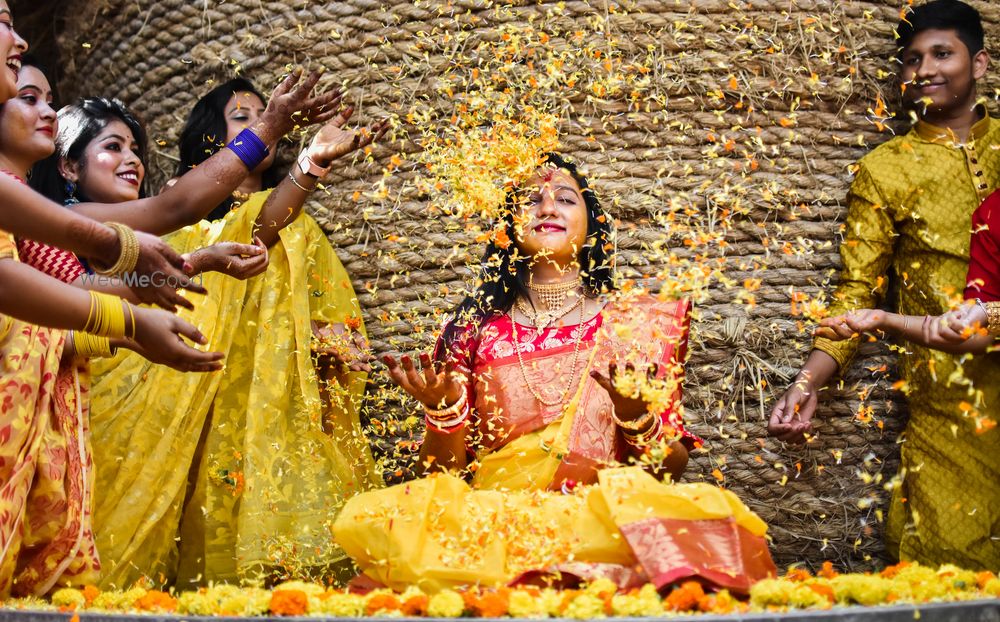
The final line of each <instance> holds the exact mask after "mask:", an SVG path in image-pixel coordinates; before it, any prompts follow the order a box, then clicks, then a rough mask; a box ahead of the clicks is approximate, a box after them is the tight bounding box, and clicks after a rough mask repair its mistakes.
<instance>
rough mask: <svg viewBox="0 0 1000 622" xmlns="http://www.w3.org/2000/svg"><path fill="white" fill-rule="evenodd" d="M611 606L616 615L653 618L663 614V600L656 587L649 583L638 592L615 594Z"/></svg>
mask: <svg viewBox="0 0 1000 622" xmlns="http://www.w3.org/2000/svg"><path fill="white" fill-rule="evenodd" d="M611 608H612V611H613V612H614V615H616V616H626V617H630V618H651V617H654V616H659V615H661V614H663V601H662V599H660V594H659V593H658V592H657V591H656V587H655V586H653V584H652V583H647V584H646V585H644V586H642V589H640V590H639V591H638V592H633V593H629V594H615V595H614V596H613V597H612V598H611Z"/></svg>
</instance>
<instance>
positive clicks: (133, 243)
mask: <svg viewBox="0 0 1000 622" xmlns="http://www.w3.org/2000/svg"><path fill="white" fill-rule="evenodd" d="M105 224H106V225H107V226H109V227H111V228H112V229H114V230H115V233H117V234H118V244H119V245H120V246H121V252H120V253H119V255H118V261H116V262H115V263H114V265H113V266H111V267H110V268H107V269H103V270H102V269H101V268H98V267H97V266H96V265H95V266H94V272H96V273H97V274H100V275H103V276H114V275H121V274H125V273H127V272H132V271H133V270H135V265H136V264H137V263H138V262H139V238H138V237H136V235H135V231H133V230H132V229H131V228H129V227H127V226H125V225H123V224H121V223H118V222H109V223H105Z"/></svg>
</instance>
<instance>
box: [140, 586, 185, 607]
mask: <svg viewBox="0 0 1000 622" xmlns="http://www.w3.org/2000/svg"><path fill="white" fill-rule="evenodd" d="M135 606H136V607H137V608H138V609H141V610H142V611H176V610H177V599H176V598H174V597H173V596H171V595H170V594H167V593H166V592H161V591H159V590H150V591H148V592H146V595H145V596H143V597H142V598H140V599H139V600H137V601H135Z"/></svg>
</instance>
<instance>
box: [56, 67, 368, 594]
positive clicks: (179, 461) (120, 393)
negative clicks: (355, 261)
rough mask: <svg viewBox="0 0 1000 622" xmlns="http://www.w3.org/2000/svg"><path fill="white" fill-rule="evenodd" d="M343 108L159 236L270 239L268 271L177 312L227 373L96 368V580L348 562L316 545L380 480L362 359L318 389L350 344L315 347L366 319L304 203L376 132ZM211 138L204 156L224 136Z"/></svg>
mask: <svg viewBox="0 0 1000 622" xmlns="http://www.w3.org/2000/svg"><path fill="white" fill-rule="evenodd" d="M220 88H228V87H227V85H223V87H220ZM241 92H242V91H241ZM251 95H252V98H248V97H237V94H236V93H229V94H227V95H226V97H225V98H224V101H228V100H230V99H233V98H235V99H236V101H235V102H234V103H233V105H232V106H231V107H230V108H228V109H227V111H229V112H230V113H231V116H232V117H233V119H232V120H233V123H232V124H231V126H232V127H231V128H229V129H231V130H232V133H233V134H236V133H238V132H240V131H241V130H242V128H243V127H245V126H247V125H252V124H253V123H255V121H256V119H257V118H258V117H259V116H260V114H262V112H263V110H264V102H263V99H262V98H261V97H260V95H259V94H258V93H256V91H254V92H253V93H252V94H251ZM221 114H222V113H220V115H221ZM350 116H351V110H350V109H347V110H344V111H343V112H342V114H341V115H340V116H339V117H338V118H336V119H334V120H333V121H331V122H330V123H329V124H327V125H326V126H324V127H323V128H321V130H320V131H319V133H318V134H317V136H316V138H315V139H314V140H313V143H312V144H311V145H310V146H309V147H308V148H307V150H306V151H305V152H304V153H303V156H307V159H306V160H302V158H300V159H299V162H298V163H296V164H294V165H293V168H292V171H291V172H290V174H289V175H285V176H284V178H283V180H282V181H281V183H280V184H279V185H278V187H277V188H274V189H268V190H263V191H261V188H260V184H261V175H260V169H258V170H254V171H251V174H250V176H249V177H248V180H249V185H247V184H246V183H245V184H244V185H243V186H241V190H245V189H250V188H252V186H253V184H255V183H256V184H257V188H256V190H258V191H257V192H254V193H252V194H249V196H244V197H243V200H242V203H241V204H240V205H239V207H238V209H235V210H232V211H228V210H227V211H226V212H228V213H226V212H223V213H224V217H223V218H221V219H220V220H215V221H202V222H200V223H198V224H196V225H193V226H190V227H187V228H185V229H182V230H180V231H178V232H176V233H174V234H171V235H170V236H168V237H167V238H166V240H167V242H168V243H169V244H170V245H171V246H172V247H173V248H174V249H175V250H177V251H178V252H181V253H194V252H196V249H199V248H201V247H204V246H209V245H212V244H215V243H217V242H220V241H223V240H225V241H238V242H250V241H251V240H253V239H255V238H257V239H260V240H261V241H262V243H263V244H264V245H266V246H268V247H270V250H269V254H270V263H269V265H268V267H267V270H266V271H265V272H264V273H263V274H261V275H259V276H257V277H255V278H253V279H250V280H247V281H240V280H236V279H231V278H226V277H225V276H224V275H219V274H207V275H206V276H205V277H204V285H205V287H206V288H207V289H208V290H209V295H208V296H206V297H204V298H203V299H200V300H198V304H197V306H196V308H195V310H193V311H190V312H188V311H185V312H184V317H185V318H187V319H188V320H189V321H191V322H192V323H193V324H195V325H196V326H199V327H201V328H202V330H203V331H204V333H205V335H206V336H207V337H208V339H209V343H210V344H211V347H212V348H213V349H216V350H219V351H222V352H225V353H226V362H227V367H226V369H225V370H224V371H223V372H221V373H217V374H208V375H201V376H197V377H195V376H190V375H182V374H177V373H174V372H173V371H172V370H169V369H166V368H162V367H159V366H154V365H150V364H149V363H148V362H147V361H145V360H143V359H142V358H141V357H139V356H136V355H133V354H131V353H119V354H118V355H117V356H115V357H113V358H110V359H104V360H101V361H97V362H95V363H94V364H93V368H92V373H93V378H94V380H93V387H92V390H91V401H92V409H91V421H92V428H93V437H94V463H95V469H96V482H95V511H94V524H95V532H96V536H97V545H98V550H99V551H100V552H101V557H102V565H103V570H102V578H101V585H102V586H117V587H127V586H129V585H131V584H132V583H133V582H134V581H136V580H138V579H140V578H142V577H147V578H148V579H150V580H151V581H152V582H154V583H155V584H161V583H165V584H174V583H177V584H185V585H191V584H199V583H204V582H208V581H237V580H240V579H244V578H257V577H261V576H263V577H264V578H267V577H270V576H274V575H278V576H282V573H285V572H289V573H301V572H304V569H305V568H312V569H314V568H317V567H326V566H329V565H333V564H336V563H337V562H339V561H343V559H344V554H343V553H342V552H340V551H338V550H330V549H329V547H321V546H317V545H316V542H317V540H318V539H320V538H321V536H323V535H324V534H326V533H328V527H327V526H326V525H325V523H327V522H329V520H330V519H329V515H330V513H331V510H332V509H336V508H338V507H339V500H342V499H343V498H345V497H347V496H349V495H351V494H353V493H354V492H355V491H357V490H365V489H368V488H371V487H373V486H376V485H380V483H381V482H380V479H379V478H378V476H377V474H376V473H375V469H374V463H373V460H372V458H371V454H370V451H369V450H368V447H367V443H366V441H365V439H364V437H363V435H362V434H361V426H360V422H359V420H358V413H357V412H356V410H355V409H354V406H355V402H356V401H357V400H358V398H359V397H360V394H361V392H362V390H363V387H364V379H365V374H364V370H363V367H364V365H363V364H355V365H354V367H353V371H352V372H350V373H345V374H343V375H342V377H340V378H337V379H335V380H340V381H342V382H336V381H335V382H329V383H327V382H326V380H327V379H326V378H324V379H323V380H324V382H323V385H322V386H320V382H319V380H320V379H319V378H318V376H317V368H316V364H315V362H314V360H313V354H314V352H316V351H321V352H325V351H329V350H336V351H341V350H343V349H344V347H346V346H349V345H351V344H349V343H347V344H345V343H333V344H330V343H324V342H330V341H331V340H332V341H336V339H332V335H331V334H332V333H334V332H336V330H337V329H336V328H335V327H336V326H342V325H349V326H352V327H353V329H352V331H351V332H350V335H349V337H354V336H361V335H363V326H362V325H361V322H360V309H359V307H358V303H357V299H356V298H355V296H354V292H353V289H352V288H351V285H350V280H349V277H348V275H347V273H346V271H345V270H344V268H343V266H342V265H341V264H340V261H339V260H338V259H337V257H336V254H335V253H334V251H333V249H332V248H331V247H330V245H329V242H328V241H327V239H326V236H325V234H324V233H323V231H322V230H321V229H320V228H319V226H318V225H317V224H316V222H315V221H314V220H312V219H311V218H309V217H308V216H307V215H305V214H302V213H301V207H302V205H303V202H304V200H305V198H306V197H307V196H308V194H309V192H310V191H311V190H312V189H313V188H314V187H315V185H316V184H317V182H318V181H319V177H320V176H321V174H322V172H324V171H322V167H320V166H314V165H316V164H317V163H320V164H323V165H324V166H326V165H328V164H329V163H331V162H332V161H333V160H334V159H335V158H338V157H341V156H343V155H346V154H347V153H350V152H352V151H354V150H356V149H358V148H360V147H364V146H366V145H367V144H369V143H370V142H371V141H372V140H373V139H374V138H376V137H377V135H378V134H379V131H380V129H381V127H380V126H377V127H375V128H372V129H370V130H369V129H365V130H360V131H357V132H355V131H349V130H347V129H341V128H342V126H344V125H345V124H346V123H347V121H348V120H349V118H350ZM223 124H224V125H223V130H225V129H226V127H225V119H223ZM71 129H72V128H71V127H69V126H68V125H67V126H66V127H62V128H61V130H60V133H61V134H62V133H63V132H64V131H65V132H70V130H71ZM207 134H210V135H213V136H217V137H218V139H220V140H221V139H223V138H224V137H226V133H225V131H223V132H221V133H220V132H215V133H198V137H199V138H200V139H201V140H208V139H207V138H204V136H205V135H207ZM226 140H228V138H226ZM208 147H210V149H209V148H203V149H201V151H202V160H205V159H207V158H208V157H210V156H211V155H212V153H213V152H214V151H217V150H218V149H220V148H221V145H215V144H214V143H212V144H209V145H208ZM64 151H67V150H65V149H64ZM272 161H273V158H268V159H267V160H265V161H264V162H263V163H262V164H261V167H263V168H267V167H268V166H270V165H271V163H272ZM303 162H304V164H303ZM73 164H74V163H73V162H65V163H63V165H62V166H61V171H62V172H63V174H64V177H65V178H67V179H68V180H69V181H75V182H76V183H77V184H78V186H77V188H76V190H77V191H78V192H81V193H83V194H85V195H88V196H89V195H90V194H91V193H92V192H94V191H95V186H94V185H93V184H92V183H90V182H88V179H87V178H85V177H82V176H81V177H73V174H74V173H76V172H78V171H80V170H81V169H80V167H78V166H73ZM314 168H315V170H318V171H319V173H320V174H319V175H318V174H315V170H314ZM83 170H84V171H86V170H87V169H86V168H84V169H83ZM279 179H280V178H279ZM314 326H316V327H317V330H316V332H317V333H318V334H319V339H315V338H314V332H313V331H314ZM331 327H333V328H331ZM330 369H332V370H333V371H336V370H337V366H332V367H331V368H330ZM319 371H320V372H323V371H324V369H320V370H319ZM330 379H334V378H333V376H332V375H331V376H330ZM324 544H325V542H324ZM296 545H297V546H298V547H299V548H298V549H296V550H293V547H294V546H296ZM293 564H298V566H293Z"/></svg>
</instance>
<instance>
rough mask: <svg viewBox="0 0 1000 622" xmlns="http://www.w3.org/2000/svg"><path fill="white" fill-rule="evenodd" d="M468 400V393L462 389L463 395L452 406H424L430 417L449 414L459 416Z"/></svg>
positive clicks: (447, 415) (441, 416)
mask: <svg viewBox="0 0 1000 622" xmlns="http://www.w3.org/2000/svg"><path fill="white" fill-rule="evenodd" d="M468 401H469V397H468V395H466V394H465V391H462V395H461V397H459V398H458V400H457V401H456V402H455V403H454V404H452V405H451V406H447V407H445V408H430V407H428V406H424V411H425V412H426V413H427V415H428V416H429V417H432V418H435V419H442V418H445V417H449V416H451V417H457V416H458V415H460V414H461V413H462V409H464V408H465V405H466V404H467V403H468Z"/></svg>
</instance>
